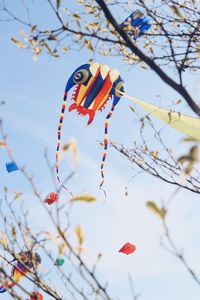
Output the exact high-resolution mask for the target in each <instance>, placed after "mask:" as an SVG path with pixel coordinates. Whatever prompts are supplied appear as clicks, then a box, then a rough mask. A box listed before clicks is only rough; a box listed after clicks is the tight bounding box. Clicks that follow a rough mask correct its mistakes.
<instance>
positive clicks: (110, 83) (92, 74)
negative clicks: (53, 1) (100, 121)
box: [47, 62, 200, 204]
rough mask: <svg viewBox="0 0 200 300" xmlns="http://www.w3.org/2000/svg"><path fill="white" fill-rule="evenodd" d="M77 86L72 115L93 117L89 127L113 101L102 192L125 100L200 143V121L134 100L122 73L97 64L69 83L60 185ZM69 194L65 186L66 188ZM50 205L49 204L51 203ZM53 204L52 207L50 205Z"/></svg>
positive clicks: (80, 71) (86, 67) (83, 67)
mask: <svg viewBox="0 0 200 300" xmlns="http://www.w3.org/2000/svg"><path fill="white" fill-rule="evenodd" d="M74 86H75V90H74V93H73V94H72V100H74V103H72V104H71V105H70V106H69V112H71V111H73V110H76V111H77V112H78V114H80V115H82V116H86V115H89V120H88V122H87V125H89V124H91V123H92V122H93V120H94V118H95V114H96V112H97V111H99V110H100V111H101V110H102V109H104V108H105V105H106V104H107V101H108V100H110V99H111V98H112V99H113V101H112V105H111V109H110V111H109V113H108V114H107V116H106V120H105V127H104V142H103V145H104V152H103V157H102V161H101V178H102V180H101V183H100V188H101V187H102V185H103V183H104V163H105V160H106V156H107V148H108V122H109V119H110V117H111V116H112V114H113V111H114V109H115V107H116V105H117V103H118V102H119V100H120V99H121V97H122V96H124V97H126V98H128V99H131V100H132V101H134V102H135V103H136V104H138V105H140V106H141V107H142V108H143V109H144V110H146V111H147V112H149V113H150V114H153V115H154V116H156V117H157V118H158V119H160V120H161V121H163V122H165V123H166V124H167V125H169V126H171V127H173V128H175V129H176V130H178V131H180V132H182V133H184V134H186V135H188V136H189V137H192V138H194V139H195V140H198V141H200V119H198V118H194V117H190V116H186V115H183V114H181V113H178V112H172V111H170V110H167V109H163V108H159V107H158V106H155V105H152V104H149V103H146V102H144V101H141V100H138V99H136V98H134V97H131V96H129V95H127V94H126V93H125V87H124V81H123V79H122V78H121V76H120V74H119V71H118V70H116V69H112V70H111V69H110V68H109V66H107V65H100V64H98V63H96V62H93V63H88V64H84V65H81V66H80V67H79V68H77V69H76V70H75V71H74V72H73V73H72V75H71V76H70V78H69V80H68V81H67V84H66V87H65V92H64V98H63V102H62V110H61V115H60V119H59V124H58V142H57V149H56V175H57V179H58V182H59V183H61V182H60V178H59V151H60V145H61V129H62V124H63V119H64V113H65V109H66V101H67V97H68V93H69V91H70V90H71V88H72V87H74ZM62 187H64V188H65V189H66V190H68V189H67V188H66V187H65V186H64V185H62ZM47 203H48V202H47ZM48 204H51V203H48Z"/></svg>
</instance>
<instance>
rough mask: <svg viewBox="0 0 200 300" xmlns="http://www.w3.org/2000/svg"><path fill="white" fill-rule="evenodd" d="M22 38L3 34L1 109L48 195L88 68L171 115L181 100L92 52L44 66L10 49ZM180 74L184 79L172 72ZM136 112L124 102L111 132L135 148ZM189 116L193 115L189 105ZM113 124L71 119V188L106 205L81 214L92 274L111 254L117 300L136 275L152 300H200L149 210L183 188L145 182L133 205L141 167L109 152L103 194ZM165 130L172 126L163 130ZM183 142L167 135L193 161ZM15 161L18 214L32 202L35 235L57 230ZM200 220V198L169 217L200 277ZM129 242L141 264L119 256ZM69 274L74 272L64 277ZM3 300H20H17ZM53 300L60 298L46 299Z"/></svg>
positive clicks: (75, 213) (13, 28)
mask: <svg viewBox="0 0 200 300" xmlns="http://www.w3.org/2000/svg"><path fill="white" fill-rule="evenodd" d="M15 6H16V7H15ZM12 9H13V11H16V13H17V12H19V6H18V2H16V4H14V5H13V8H12ZM37 13H38V16H37V17H38V20H39V22H42V21H43V15H44V14H45V11H44V7H43V6H41V10H39V12H38V11H37ZM21 29H23V26H21V25H19V24H17V23H1V27H0V52H1V56H0V66H1V72H0V90H1V93H0V99H3V100H5V101H6V105H5V107H4V108H3V109H2V110H1V114H3V119H4V127H5V131H6V133H7V134H8V137H9V143H10V146H11V148H12V150H13V154H14V156H15V158H16V160H17V162H18V163H19V164H20V165H26V166H27V169H28V171H29V172H30V173H31V174H34V175H35V179H36V182H37V184H38V186H39V189H40V190H41V192H42V194H43V195H46V194H47V193H48V192H49V189H52V185H51V178H50V176H49V173H48V168H47V166H46V164H45V162H44V158H43V153H44V149H45V148H46V147H48V149H49V155H50V158H51V160H52V161H54V157H55V148H56V141H57V123H58V120H59V114H60V109H61V102H62V97H63V91H64V87H65V84H66V80H67V79H68V77H69V76H70V75H71V73H72V72H73V71H74V70H75V68H77V67H78V66H79V65H81V64H83V63H85V62H87V61H88V60H89V59H90V58H94V59H95V60H96V61H98V62H100V63H102V64H108V65H109V66H110V67H111V68H117V69H119V71H120V74H121V76H122V77H123V78H124V80H125V84H126V89H127V93H128V94H130V95H132V96H134V97H137V98H139V99H142V100H146V101H149V102H152V103H154V104H161V105H163V106H165V105H166V106H168V105H170V103H171V101H174V100H176V99H177V98H180V97H179V96H178V95H177V94H176V93H174V92H173V91H172V90H171V89H169V88H168V87H167V86H166V85H165V84H164V83H163V82H162V81H161V80H160V79H159V78H158V77H157V76H156V75H155V74H154V73H153V72H152V71H149V70H145V69H140V68H138V67H132V68H130V66H127V65H126V64H125V63H124V62H123V61H122V60H121V59H120V58H110V57H101V56H99V55H92V54H91V53H90V52H88V51H86V50H82V51H80V52H69V53H67V54H66V55H63V56H62V57H61V58H60V59H53V58H50V57H49V56H47V55H46V54H43V55H41V57H40V58H39V59H38V61H36V62H35V61H33V60H32V54H31V53H30V52H29V51H28V50H19V49H17V48H16V47H15V46H14V45H13V44H12V43H11V41H10V37H12V36H15V37H18V33H19V31H20V30H21ZM170 72H171V74H173V75H174V73H173V71H172V70H171V71H170ZM198 84H199V82H198V78H197V77H196V76H192V75H186V85H187V87H188V89H189V90H190V91H191V92H192V93H193V94H194V95H196V96H197V95H198V92H199V86H198ZM158 95H159V97H157V96H158ZM198 98H199V97H198ZM159 99H161V100H159ZM130 104H131V103H130V102H129V101H128V100H126V99H125V98H123V99H122V100H121V101H120V103H119V104H118V107H117V108H116V111H115V112H114V114H113V117H112V118H111V119H110V127H109V135H110V138H111V139H112V140H115V141H117V142H119V143H124V144H125V145H128V146H130V145H132V144H133V140H134V139H135V138H137V132H136V129H135V128H134V123H133V114H132V112H131V111H130V110H129V109H128V107H129V105H130ZM180 107H181V109H182V110H183V111H184V112H186V113H187V114H190V115H192V112H191V111H190V109H189V108H187V106H186V105H185V104H184V102H183V104H182V105H181V106H180ZM106 109H108V106H107V108H106ZM179 109H180V108H179ZM139 111H140V110H139ZM140 112H141V111H140ZM105 116H106V111H103V112H102V113H101V114H100V113H99V114H97V115H96V119H95V122H93V123H92V125H91V126H88V127H87V128H86V127H85V124H86V122H87V120H86V118H83V117H80V116H77V114H76V113H75V112H72V113H68V112H67V111H66V114H65V120H64V125H63V134H62V141H63V143H66V142H67V141H68V140H69V138H70V137H74V138H75V139H76V140H77V143H78V149H79V168H78V170H77V173H76V175H75V176H74V178H73V179H72V180H71V181H70V183H69V186H70V189H71V190H72V191H73V193H75V194H78V193H82V192H86V193H90V194H94V195H95V196H96V197H97V203H95V204H91V205H84V204H77V205H74V207H73V209H72V212H71V228H70V234H71V235H73V230H74V227H75V226H76V225H77V224H81V226H82V227H83V229H84V232H85V248H86V250H87V253H86V254H85V257H84V259H85V260H86V261H87V262H88V264H90V265H92V263H93V262H94V261H95V258H96V256H97V254H98V253H99V252H101V253H102V254H103V257H102V260H101V261H100V263H99V269H98V270H99V277H100V279H101V280H102V281H103V282H104V281H108V282H109V291H110V294H111V295H112V296H113V299H116V300H117V299H120V300H129V299H131V292H130V288H129V284H128V273H130V274H131V276H132V278H133V282H134V287H135V290H136V291H137V292H140V293H141V298H140V299H142V300H155V299H162V300H169V299H182V300H188V299H193V300H197V299H199V287H198V286H197V284H196V283H195V282H194V281H193V280H192V279H191V278H190V276H189V274H188V273H187V272H186V271H185V270H184V268H183V266H182V265H181V264H180V263H179V262H178V261H177V260H176V259H175V258H174V257H172V256H170V255H169V254H168V253H167V252H166V251H164V249H163V248H161V247H160V245H159V239H160V235H161V234H162V228H161V224H160V222H159V220H158V219H157V218H156V216H154V215H153V214H151V213H150V212H149V211H148V210H147V209H146V207H145V203H146V201H148V200H152V199H153V200H155V201H158V203H159V201H161V200H167V199H168V198H169V197H170V195H171V194H172V192H173V191H174V187H171V186H169V185H167V184H164V183H162V182H161V181H158V180H156V179H154V178H152V177H150V176H148V175H145V174H143V175H140V176H138V177H136V178H135V179H134V180H133V181H132V183H131V184H130V187H129V194H128V197H125V195H124V188H125V186H126V185H127V182H128V181H129V179H130V178H131V175H132V171H133V170H132V166H130V164H129V163H128V162H127V161H126V160H125V159H124V158H122V157H121V156H120V155H119V154H118V153H116V151H114V150H113V149H109V153H108V159H107V162H106V167H105V175H106V184H105V188H106V191H107V199H106V201H105V199H104V196H103V193H102V192H101V191H99V189H98V187H99V182H100V175H99V166H100V161H101V156H102V149H101V148H100V147H99V145H98V142H97V140H102V139H103V131H104V119H105ZM158 126H162V125H161V124H160V123H158ZM181 138H182V135H181V134H179V133H177V132H176V131H174V130H173V129H165V139H166V142H167V143H168V144H169V145H171V146H172V145H173V146H175V151H176V154H177V155H178V154H179V153H180V152H181V153H182V152H183V153H184V151H186V150H187V148H188V145H185V144H184V143H183V142H181V141H180V139H181ZM152 147H153V145H152ZM7 160H8V157H7V154H6V153H5V150H3V149H1V150H0V170H1V171H0V182H1V186H4V185H6V186H8V187H9V188H10V189H11V190H20V191H22V192H23V194H24V196H23V200H19V202H18V203H16V211H18V213H20V209H19V206H20V201H23V202H24V206H25V207H26V208H29V210H30V224H32V227H33V228H34V226H35V228H36V229H37V228H38V229H40V228H42V229H44V228H45V229H46V230H51V225H50V222H49V221H48V218H47V216H46V215H45V212H44V210H43V209H42V208H41V206H40V204H39V203H37V202H35V201H36V200H35V198H34V197H33V195H32V191H31V189H30V186H29V185H28V184H27V183H26V182H25V180H24V179H23V178H22V175H21V174H20V173H19V172H15V173H11V174H8V173H6V171H5V162H6V161H7ZM68 162H69V159H68V160H63V161H62V163H61V171H60V172H61V177H63V176H64V175H65V174H66V172H68V169H69V167H70V165H69V163H68ZM66 198H68V195H66V194H65V193H63V194H62V196H61V199H60V201H63V203H64V201H66ZM199 211H200V203H199V196H197V195H195V194H192V193H189V192H186V191H181V192H180V193H179V194H178V196H177V198H176V201H175V203H174V204H173V210H172V212H171V213H170V214H169V217H168V218H169V220H168V221H169V226H170V228H172V232H173V237H174V238H175V240H176V241H177V244H178V246H179V247H180V248H182V247H183V248H184V251H185V252H184V253H185V255H186V258H187V260H188V262H189V263H190V264H191V265H192V266H193V267H194V268H195V270H199V267H200V263H199V246H200V239H199V228H200V226H199V225H200V221H199V220H200V218H199V213H198V212H199ZM38 220H41V221H40V222H39V221H38ZM33 230H34V229H33ZM127 241H129V242H132V243H134V244H136V245H137V251H136V252H135V253H134V254H133V255H132V256H123V255H121V254H119V253H118V249H119V248H120V247H121V246H122V245H123V244H124V243H125V242H127ZM0 251H2V250H0ZM38 251H39V250H38ZM43 255H44V254H43ZM43 261H44V265H43V268H44V269H49V266H48V263H47V262H46V259H45V257H43ZM45 264H46V265H45ZM65 267H66V268H67V266H64V267H63V268H65ZM66 271H67V270H66ZM49 277H50V278H48V280H49V279H51V281H52V282H53V284H55V285H57V283H56V278H57V276H56V271H55V269H54V268H53V266H52V267H51V273H50V276H49ZM22 283H23V284H24V285H27V286H28V287H29V288H30V291H31V289H32V288H33V287H32V286H31V285H29V284H28V283H27V282H26V279H25V280H24V281H23V282H22ZM58 286H59V284H58ZM60 288H61V287H60ZM1 297H2V298H3V299H10V297H9V295H8V294H4V295H1ZM45 299H50V298H48V296H45ZM67 299H68V298H67ZM91 299H92V298H91Z"/></svg>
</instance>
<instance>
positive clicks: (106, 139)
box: [99, 105, 115, 194]
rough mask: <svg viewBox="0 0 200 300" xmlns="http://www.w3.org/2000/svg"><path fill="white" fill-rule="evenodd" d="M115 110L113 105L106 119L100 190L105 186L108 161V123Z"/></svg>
mask: <svg viewBox="0 0 200 300" xmlns="http://www.w3.org/2000/svg"><path fill="white" fill-rule="evenodd" d="M114 109H115V105H113V106H112V107H111V110H110V111H109V113H108V115H107V117H106V121H105V131H104V141H103V143H104V152H103V157H102V161H101V178H102V181H101V184H100V186H99V188H100V189H101V188H102V186H103V184H104V163H105V160H106V156H107V149H108V122H109V119H110V117H111V116H112V113H113V111H114ZM104 194H105V191H104Z"/></svg>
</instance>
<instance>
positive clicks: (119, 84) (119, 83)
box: [115, 81, 125, 97]
mask: <svg viewBox="0 0 200 300" xmlns="http://www.w3.org/2000/svg"><path fill="white" fill-rule="evenodd" d="M119 91H120V92H122V93H124V92H125V88H124V82H123V81H120V82H118V84H117V85H116V87H115V95H116V96H117V97H121V96H122V94H120V93H119Z"/></svg>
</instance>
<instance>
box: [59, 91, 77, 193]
mask: <svg viewBox="0 0 200 300" xmlns="http://www.w3.org/2000/svg"><path fill="white" fill-rule="evenodd" d="M67 95H68V93H67V92H66V91H65V93H64V97H63V102H62V109H61V114H60V120H59V124H58V142H57V149H56V176H57V180H58V182H59V183H60V185H61V186H62V187H63V188H64V189H65V190H66V191H68V192H69V193H70V194H71V195H72V193H71V192H70V191H69V189H68V188H66V187H65V186H64V184H62V183H61V181H60V177H59V154H60V145H61V129H62V124H63V119H64V113H65V108H66V100H67ZM72 196H73V195H72Z"/></svg>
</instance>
